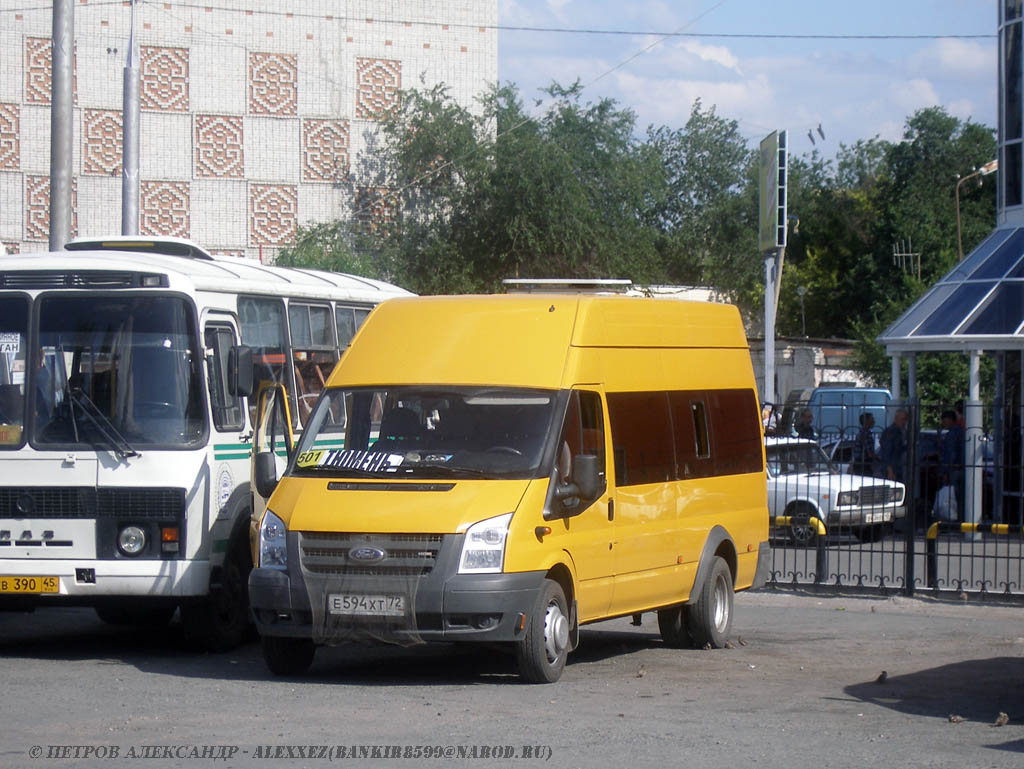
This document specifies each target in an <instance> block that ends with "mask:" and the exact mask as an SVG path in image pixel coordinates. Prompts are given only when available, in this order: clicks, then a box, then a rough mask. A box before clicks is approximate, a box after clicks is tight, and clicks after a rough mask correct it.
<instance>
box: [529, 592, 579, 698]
mask: <svg viewBox="0 0 1024 769" xmlns="http://www.w3.org/2000/svg"><path fill="white" fill-rule="evenodd" d="M569 624H570V623H569V610H568V604H567V603H566V600H565V592H564V591H563V590H562V586H561V585H559V584H558V583H557V582H555V581H554V580H551V579H546V580H544V585H543V586H542V587H541V590H540V594H539V595H538V596H537V602H536V604H534V609H533V613H532V615H531V616H530V618H529V624H528V625H527V627H526V637H525V638H523V640H521V641H518V642H517V643H516V660H517V661H518V663H519V675H521V676H522V677H523V678H524V679H526V680H527V681H529V682H530V683H534V684H550V683H554V682H555V681H557V680H558V679H559V678H561V676H562V671H563V670H564V669H565V659H566V657H567V656H568V655H569Z"/></svg>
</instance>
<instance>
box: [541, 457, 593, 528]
mask: <svg viewBox="0 0 1024 769" xmlns="http://www.w3.org/2000/svg"><path fill="white" fill-rule="evenodd" d="M572 463H573V470H572V480H571V481H570V482H569V483H563V484H560V485H559V486H557V487H556V488H555V498H556V499H558V500H559V501H561V502H568V504H566V505H564V506H563V507H564V508H565V509H566V511H565V513H564V514H563V515H551V516H549V517H552V518H555V517H559V518H561V517H570V516H574V515H579V514H580V513H582V512H583V510H584V509H585V505H581V504H580V501H584V502H593V501H594V500H595V499H597V497H598V495H599V494H600V493H601V491H602V490H603V488H604V481H603V479H602V478H601V470H600V466H599V464H598V458H597V457H595V456H594V455H592V454H577V455H576V456H575V457H573V460H572Z"/></svg>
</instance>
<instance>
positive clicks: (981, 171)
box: [956, 160, 999, 262]
mask: <svg viewBox="0 0 1024 769" xmlns="http://www.w3.org/2000/svg"><path fill="white" fill-rule="evenodd" d="M998 168H999V161H998V160H991V161H989V162H988V163H986V164H985V165H983V166H982V167H981V168H977V169H975V170H974V172H973V173H970V174H967V176H965V177H964V178H963V179H960V180H959V181H958V182H957V183H956V249H957V253H958V254H959V255H960V261H961V262H962V261H963V260H964V239H963V234H962V233H961V231H960V185H962V184H963V183H964V182H966V181H967V180H968V179H973V178H974V177H975V176H977V177H979V178H978V186H979V187H980V186H981V177H984V176H988V175H989V174H990V173H993V172H994V171H996V170H998Z"/></svg>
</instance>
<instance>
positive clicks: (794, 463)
mask: <svg viewBox="0 0 1024 769" xmlns="http://www.w3.org/2000/svg"><path fill="white" fill-rule="evenodd" d="M765 453H766V454H767V457H768V469H769V470H771V472H772V475H788V474H790V473H830V472H833V470H832V464H831V463H830V462H829V461H828V457H827V456H825V452H824V451H822V450H821V447H820V446H818V445H817V444H816V443H789V444H782V445H778V446H768V447H767V450H766V452H765Z"/></svg>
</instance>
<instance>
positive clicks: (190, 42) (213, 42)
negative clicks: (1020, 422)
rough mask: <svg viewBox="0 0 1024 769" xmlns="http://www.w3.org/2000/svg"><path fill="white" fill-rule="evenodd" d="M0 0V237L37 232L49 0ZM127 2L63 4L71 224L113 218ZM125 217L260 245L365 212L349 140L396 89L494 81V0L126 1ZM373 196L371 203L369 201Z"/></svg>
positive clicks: (41, 226) (261, 252) (34, 238)
mask: <svg viewBox="0 0 1024 769" xmlns="http://www.w3.org/2000/svg"><path fill="white" fill-rule="evenodd" d="M29 5H32V4H31V3H24V2H22V1H21V0H0V243H2V244H3V247H2V248H0V252H2V251H3V250H6V251H8V252H16V251H17V252H30V251H44V250H46V249H47V247H48V238H49V210H48V209H49V184H50V180H49V173H50V169H49V162H50V141H49V135H50V84H51V54H50V47H51V44H50V34H51V24H52V16H51V10H50V8H49V7H42V6H41V7H40V8H39V9H38V10H30V9H27V8H26V6H29ZM129 13H130V8H129V3H127V2H124V3H110V2H109V1H107V2H102V1H101V0H91V2H90V0H76V2H75V10H74V14H75V55H74V69H75V72H74V82H75V109H74V137H75V138H74V158H73V171H72V176H73V208H74V211H73V220H72V226H73V228H74V232H73V233H72V234H73V235H87V236H94V235H103V234H110V233H119V232H120V231H121V220H120V217H121V141H122V119H121V106H122V82H123V68H124V62H125V53H126V47H127V43H128V31H129V18H130V17H129ZM135 13H136V40H137V41H138V44H139V53H140V70H141V80H142V86H141V94H140V101H141V108H142V114H141V128H140V147H141V150H140V161H139V167H140V205H139V230H140V232H141V233H142V234H144V235H175V236H180V237H188V238H191V239H192V240H194V241H196V242H197V243H199V244H200V245H202V246H203V247H205V248H208V249H210V250H213V251H219V252H226V253H233V254H240V255H241V254H244V255H246V256H248V257H251V258H258V257H260V256H262V257H263V258H264V259H265V260H267V261H270V260H272V259H273V257H274V255H275V254H276V252H277V250H278V249H279V248H280V247H281V246H283V245H287V244H289V243H291V242H292V241H293V240H294V237H295V233H296V229H297V227H298V226H299V225H301V224H306V223H312V222H322V221H329V220H334V219H345V218H349V217H351V216H352V215H353V212H354V211H356V210H357V209H358V210H360V211H361V210H364V209H365V210H367V211H371V213H370V214H369V215H371V216H372V215H380V207H379V206H374V205H373V201H374V199H375V198H376V197H377V195H376V189H375V188H374V186H373V185H374V184H376V183H377V182H376V177H375V174H374V173H373V172H372V170H370V166H369V164H367V163H366V162H365V160H366V158H367V154H366V150H367V147H369V146H372V144H373V143H374V141H375V137H376V136H377V133H378V121H379V119H380V116H381V114H382V113H384V112H386V111H387V110H388V109H390V108H391V107H392V106H393V105H394V104H395V103H396V100H397V98H398V92H399V89H401V88H410V87H430V86H432V85H434V84H437V83H445V84H446V85H447V86H448V87H449V89H450V92H451V94H452V96H453V97H454V98H455V99H457V100H458V101H459V102H460V103H462V104H464V105H466V106H468V107H473V106H474V104H475V101H474V100H475V97H476V96H478V95H479V94H480V93H481V92H482V91H483V90H484V89H485V88H486V87H487V86H488V85H489V84H491V83H494V82H496V80H497V31H496V28H495V25H496V23H497V0H291V1H287V0H218V2H217V3H216V4H212V5H203V2H202V0H199V2H174V1H173V0H172V2H146V3H139V4H137V6H136V12H135ZM373 212H376V213H373Z"/></svg>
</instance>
